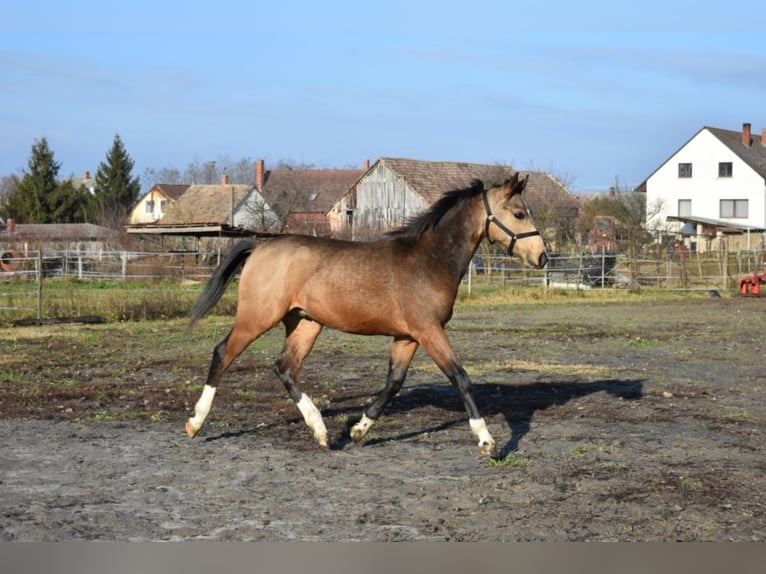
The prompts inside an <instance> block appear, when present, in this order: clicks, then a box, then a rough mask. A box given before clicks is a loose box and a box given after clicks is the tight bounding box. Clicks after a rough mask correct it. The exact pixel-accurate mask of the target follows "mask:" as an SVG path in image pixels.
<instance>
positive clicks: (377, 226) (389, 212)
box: [329, 164, 428, 239]
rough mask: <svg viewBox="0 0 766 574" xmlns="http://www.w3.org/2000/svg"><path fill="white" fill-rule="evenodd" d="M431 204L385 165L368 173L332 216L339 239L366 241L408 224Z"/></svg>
mask: <svg viewBox="0 0 766 574" xmlns="http://www.w3.org/2000/svg"><path fill="white" fill-rule="evenodd" d="M427 207H428V204H427V203H426V202H425V200H423V199H422V198H421V197H420V196H419V195H417V194H415V193H413V192H412V190H410V189H409V187H408V186H407V184H406V182H405V181H404V180H403V179H402V178H400V177H399V176H397V175H396V174H395V173H394V172H392V171H391V170H390V169H389V168H387V167H386V166H385V165H383V164H379V165H378V166H377V167H376V168H375V169H373V170H372V171H370V172H369V173H367V174H366V175H365V176H364V177H363V178H362V179H361V180H359V182H358V183H357V184H356V186H355V187H353V188H352V189H351V190H350V191H349V192H348V193H347V194H346V195H345V196H343V198H341V200H340V201H339V202H338V203H337V204H336V205H335V207H334V208H333V209H332V210H331V212H330V214H329V219H330V226H331V229H332V233H333V234H334V235H336V236H343V237H351V238H354V239H356V238H364V237H369V236H375V235H379V234H381V233H383V232H385V231H387V230H390V229H394V228H396V227H399V226H401V225H402V224H404V223H405V222H406V221H407V219H408V218H410V217H413V216H415V215H417V214H419V213H420V212H422V211H423V210H424V209H425V208H427Z"/></svg>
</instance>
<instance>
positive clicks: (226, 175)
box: [221, 173, 229, 185]
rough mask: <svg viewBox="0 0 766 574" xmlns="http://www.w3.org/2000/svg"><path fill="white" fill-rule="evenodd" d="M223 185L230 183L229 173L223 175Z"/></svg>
mask: <svg viewBox="0 0 766 574" xmlns="http://www.w3.org/2000/svg"><path fill="white" fill-rule="evenodd" d="M221 185H229V174H228V173H224V174H223V175H222V176H221Z"/></svg>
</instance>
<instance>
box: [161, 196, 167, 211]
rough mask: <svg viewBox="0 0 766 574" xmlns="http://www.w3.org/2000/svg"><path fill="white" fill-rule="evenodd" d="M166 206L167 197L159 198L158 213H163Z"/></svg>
mask: <svg viewBox="0 0 766 574" xmlns="http://www.w3.org/2000/svg"><path fill="white" fill-rule="evenodd" d="M167 208H168V200H167V199H161V200H160V213H165V210H166V209H167Z"/></svg>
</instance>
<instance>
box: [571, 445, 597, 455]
mask: <svg viewBox="0 0 766 574" xmlns="http://www.w3.org/2000/svg"><path fill="white" fill-rule="evenodd" d="M594 450H596V447H595V446H593V445H581V444H578V445H577V446H575V447H572V450H570V451H569V452H570V453H572V454H573V455H574V456H583V455H584V454H587V453H589V452H592V451H594Z"/></svg>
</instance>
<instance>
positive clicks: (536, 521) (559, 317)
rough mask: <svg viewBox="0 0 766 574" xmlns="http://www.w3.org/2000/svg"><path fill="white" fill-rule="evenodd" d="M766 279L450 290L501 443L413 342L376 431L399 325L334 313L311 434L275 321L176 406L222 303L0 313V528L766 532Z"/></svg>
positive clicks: (433, 533) (459, 346) (616, 534)
mask: <svg viewBox="0 0 766 574" xmlns="http://www.w3.org/2000/svg"><path fill="white" fill-rule="evenodd" d="M764 319H766V299H742V298H736V297H724V298H716V299H713V298H708V297H707V296H702V295H700V296H697V297H693V298H686V299H684V300H678V301H667V302H656V301H655V302H643V301H630V302H622V303H614V302H611V303H606V302H599V301H588V300H586V301H579V300H574V298H573V301H572V302H571V303H562V302H560V301H559V302H555V303H551V304H546V303H524V304H521V303H520V304H509V305H498V306H496V307H492V308H488V307H482V308H479V307H474V306H471V305H459V306H458V308H457V309H456V314H455V317H454V318H453V320H452V322H451V323H450V326H449V328H448V333H449V335H450V338H451V339H452V341H453V343H454V346H455V349H456V351H457V353H458V356H459V357H460V358H461V360H462V361H463V364H464V366H465V368H466V370H467V371H468V373H469V375H471V377H472V379H473V381H474V384H475V391H476V397H477V402H478V404H479V408H480V409H481V410H482V412H483V413H484V414H485V416H486V420H487V423H488V426H489V428H490V431H491V432H492V433H493V435H494V437H495V439H496V440H497V441H498V444H499V446H500V447H501V453H500V457H499V458H498V459H496V460H489V459H487V458H484V457H482V456H481V455H480V454H479V451H478V448H477V446H476V440H475V438H474V436H473V435H472V433H471V432H470V429H469V426H468V422H467V417H466V415H465V412H464V410H463V406H462V403H461V402H460V399H459V397H458V395H457V393H456V392H455V390H454V389H452V388H451V386H450V385H449V384H448V382H447V381H446V379H445V378H444V376H443V375H442V374H441V373H440V372H439V371H438V370H437V369H436V367H435V366H434V365H433V363H432V362H431V361H430V360H429V359H428V357H427V356H425V355H424V354H423V353H422V351H419V352H418V355H417V356H416V359H415V362H414V364H413V367H412V369H411V372H410V375H409V377H408V379H407V382H406V383H405V387H404V389H403V391H402V392H401V393H400V395H399V396H397V397H396V398H395V399H394V400H393V401H392V403H391V404H390V405H389V407H388V408H387V410H386V411H385V412H384V415H383V417H381V419H380V420H379V422H378V424H377V425H376V426H374V427H373V429H372V430H371V431H370V434H369V435H368V437H367V439H366V440H365V441H364V442H363V443H362V444H360V445H356V446H352V445H351V444H349V442H348V440H347V439H346V438H344V437H346V436H347V431H346V428H347V424H348V422H349V420H353V417H358V416H359V415H360V414H361V411H362V409H363V408H364V405H365V404H366V403H367V402H368V401H369V400H370V398H371V397H372V396H373V394H374V393H375V392H377V391H378V390H380V388H381V387H382V381H383V379H384V377H385V370H386V365H387V345H388V342H387V341H386V340H384V339H379V338H378V339H375V338H364V337H353V336H349V335H344V334H338V333H333V332H329V331H328V332H325V333H323V334H322V336H321V337H320V339H319V341H318V343H317V346H316V348H315V349H314V351H313V352H312V355H311V356H310V357H309V358H308V360H307V362H306V366H305V369H304V373H303V377H304V390H306V391H307V392H308V393H309V394H310V395H311V396H312V398H314V400H315V402H316V403H317V404H319V405H320V407H321V409H322V411H323V414H324V417H325V421H326V423H327V426H328V430H329V432H330V435H331V437H332V438H333V444H332V445H331V448H330V449H328V450H324V449H321V448H320V447H318V446H316V445H315V444H314V442H313V440H312V438H311V435H310V433H309V431H308V429H307V428H306V426H305V425H304V423H303V421H302V420H301V419H300V417H299V414H298V412H297V410H296V409H295V407H294V406H293V405H292V403H291V402H289V400H288V399H287V396H286V393H285V391H284V389H283V388H282V387H281V385H280V384H279V383H278V381H277V379H276V377H275V376H274V375H273V374H272V372H271V365H272V363H273V360H274V359H275V358H276V354H277V353H278V350H279V347H280V345H281V333H280V332H278V330H275V331H274V332H273V333H270V334H268V335H266V336H264V337H263V338H262V339H261V340H259V341H258V342H256V343H255V344H254V345H253V346H252V347H251V349H249V350H248V351H247V352H246V353H245V354H244V355H243V356H242V357H240V359H239V360H238V361H237V362H236V363H235V365H234V366H233V367H232V369H231V371H230V372H229V373H228V374H227V376H226V377H225V378H224V381H223V384H222V385H221V387H220V389H219V394H218V395H217V396H216V400H215V402H214V404H213V410H212V411H211V415H210V417H209V418H208V422H207V424H206V426H205V427H204V428H203V430H202V431H201V433H200V435H199V436H198V437H197V438H195V439H194V440H190V439H188V438H186V435H185V434H184V422H185V420H186V418H187V417H188V416H189V415H190V414H191V412H192V409H193V405H194V402H195V401H196V399H197V398H198V396H199V392H200V390H201V386H202V383H203V382H204V375H205V373H206V370H207V365H208V361H209V357H210V353H211V352H212V349H213V346H214V345H215V343H217V341H218V340H219V339H220V338H221V337H223V335H224V334H225V333H226V331H227V329H228V326H229V324H230V318H226V317H212V318H208V319H205V320H203V321H202V322H201V323H200V324H199V325H197V326H196V327H195V328H194V329H192V330H189V328H188V325H187V324H186V323H185V322H183V321H177V320H176V321H167V322H144V323H123V324H105V325H71V324H70V325H58V326H45V327H16V328H4V329H0V370H1V371H2V373H0V453H2V460H1V462H0V488H1V489H2V492H3V496H2V498H1V499H0V511H1V512H0V527H1V528H0V530H1V531H2V540H4V541H51V540H56V541H60V540H129V541H146V540H151V541H157V540H198V539H214V540H264V541H282V540H306V541H398V540H402V541H419V540H436V541H480V540H481V541H526V540H538V541H564V540H566V541H583V540H592V541H602V540H641V541H647V540H735V541H760V540H764V539H765V538H766V517H765V516H764V502H765V499H764V495H765V494H766V472H765V471H766V457H765V456H764V431H765V430H766V400H765V399H764V396H763V389H764V385H765V384H766V360H764V325H765V324H766V321H765V320H764Z"/></svg>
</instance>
